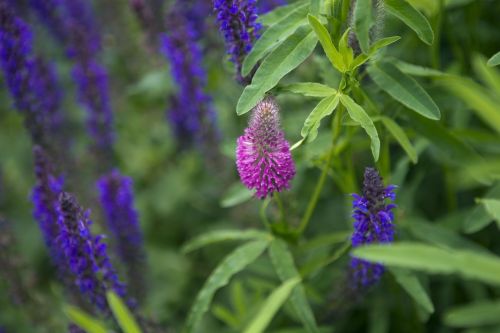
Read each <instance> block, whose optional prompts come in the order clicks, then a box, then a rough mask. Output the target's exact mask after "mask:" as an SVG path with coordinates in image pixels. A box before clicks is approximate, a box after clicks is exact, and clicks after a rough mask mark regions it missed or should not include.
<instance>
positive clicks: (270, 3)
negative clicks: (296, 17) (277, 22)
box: [257, 0, 286, 14]
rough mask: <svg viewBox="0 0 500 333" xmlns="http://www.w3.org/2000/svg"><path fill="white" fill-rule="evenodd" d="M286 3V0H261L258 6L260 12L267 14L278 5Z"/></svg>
mask: <svg viewBox="0 0 500 333" xmlns="http://www.w3.org/2000/svg"><path fill="white" fill-rule="evenodd" d="M285 4H286V1H285V0H259V1H258V3H257V7H258V9H259V14H265V13H267V12H270V11H271V10H273V9H274V8H276V7H278V6H283V5H285Z"/></svg>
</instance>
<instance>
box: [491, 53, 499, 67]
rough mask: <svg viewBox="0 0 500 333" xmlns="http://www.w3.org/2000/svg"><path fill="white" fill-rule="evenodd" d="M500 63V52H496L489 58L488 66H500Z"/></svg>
mask: <svg viewBox="0 0 500 333" xmlns="http://www.w3.org/2000/svg"><path fill="white" fill-rule="evenodd" d="M498 65H500V52H497V53H495V54H494V55H493V56H492V57H491V58H490V59H489V60H488V66H490V67H493V66H498Z"/></svg>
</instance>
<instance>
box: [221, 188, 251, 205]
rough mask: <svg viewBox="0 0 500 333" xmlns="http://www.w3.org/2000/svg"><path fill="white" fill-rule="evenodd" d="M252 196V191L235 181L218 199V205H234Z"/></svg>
mask: <svg viewBox="0 0 500 333" xmlns="http://www.w3.org/2000/svg"><path fill="white" fill-rule="evenodd" d="M252 197H253V193H252V191H250V190H249V189H248V188H246V187H245V185H243V184H242V183H240V182H236V183H234V184H233V185H231V186H230V187H229V189H228V190H227V192H226V193H225V194H224V196H223V197H222V199H221V201H220V206H221V207H223V208H229V207H234V206H237V205H239V204H241V203H243V202H246V201H248V200H250V199H251V198H252Z"/></svg>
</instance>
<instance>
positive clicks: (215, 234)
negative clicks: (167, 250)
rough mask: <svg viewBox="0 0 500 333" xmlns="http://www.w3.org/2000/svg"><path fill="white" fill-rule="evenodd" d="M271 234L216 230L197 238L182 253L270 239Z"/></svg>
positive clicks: (257, 231)
mask: <svg viewBox="0 0 500 333" xmlns="http://www.w3.org/2000/svg"><path fill="white" fill-rule="evenodd" d="M269 237H270V236H269V234H267V233H265V232H263V231H260V230H252V229H247V230H215V231H210V232H207V233H205V234H203V235H200V236H198V237H195V238H194V239H192V240H190V241H189V242H188V243H187V244H186V245H184V246H183V247H182V252H184V253H189V252H192V251H194V250H197V249H200V248H202V247H205V246H207V245H210V244H214V243H219V242H226V241H236V240H251V239H254V240H257V239H268V238H269Z"/></svg>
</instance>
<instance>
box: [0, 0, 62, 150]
mask: <svg viewBox="0 0 500 333" xmlns="http://www.w3.org/2000/svg"><path fill="white" fill-rule="evenodd" d="M0 67H1V68H2V70H3V72H4V75H5V81H6V83H7V87H8V89H9V91H10V93H11V95H12V98H13V100H14V106H15V108H16V109H17V110H18V111H19V112H20V113H22V114H23V115H24V120H25V126H26V128H27V129H28V131H29V132H30V134H31V137H32V139H33V141H34V142H35V143H37V144H40V145H42V146H44V147H47V145H49V141H51V143H55V142H54V139H55V137H54V136H55V133H61V125H62V121H63V119H62V114H61V112H60V111H61V110H60V100H61V93H60V89H59V87H58V84H57V79H56V75H55V71H54V69H53V67H52V66H51V65H49V64H48V63H46V62H45V61H44V60H42V59H41V58H39V57H36V56H35V54H34V53H33V41H32V34H31V31H30V28H29V26H28V25H27V24H26V23H25V22H24V21H23V20H21V19H20V18H18V17H17V16H16V15H15V12H14V10H13V9H12V7H10V5H9V2H6V1H5V0H0ZM49 139H50V140H49ZM59 143H60V142H59Z"/></svg>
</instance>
